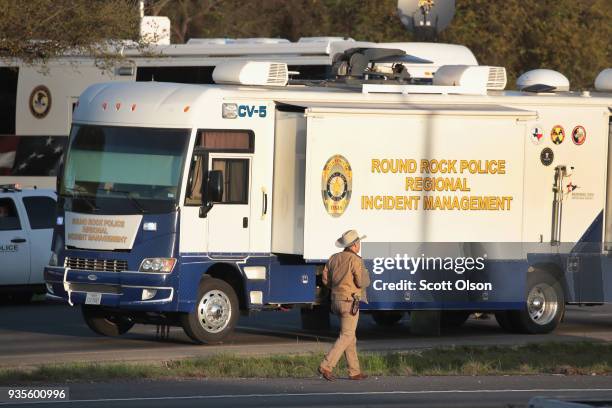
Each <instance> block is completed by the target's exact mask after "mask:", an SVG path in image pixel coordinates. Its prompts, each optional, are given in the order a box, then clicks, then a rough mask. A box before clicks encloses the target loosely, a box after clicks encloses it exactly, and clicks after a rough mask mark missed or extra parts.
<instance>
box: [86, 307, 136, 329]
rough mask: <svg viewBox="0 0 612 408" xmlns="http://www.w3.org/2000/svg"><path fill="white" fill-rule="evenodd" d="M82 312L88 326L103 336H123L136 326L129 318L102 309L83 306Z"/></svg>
mask: <svg viewBox="0 0 612 408" xmlns="http://www.w3.org/2000/svg"><path fill="white" fill-rule="evenodd" d="M81 311H82V313H83V319H85V323H87V326H88V327H89V328H90V329H91V330H92V331H94V332H95V333H98V334H100V335H102V336H110V337H115V336H121V335H122V334H125V333H127V332H128V331H129V330H130V329H131V328H132V327H133V326H134V320H133V319H131V318H130V317H129V316H125V315H122V314H119V313H113V312H110V311H107V310H104V309H102V308H100V307H96V306H88V305H83V306H82V308H81Z"/></svg>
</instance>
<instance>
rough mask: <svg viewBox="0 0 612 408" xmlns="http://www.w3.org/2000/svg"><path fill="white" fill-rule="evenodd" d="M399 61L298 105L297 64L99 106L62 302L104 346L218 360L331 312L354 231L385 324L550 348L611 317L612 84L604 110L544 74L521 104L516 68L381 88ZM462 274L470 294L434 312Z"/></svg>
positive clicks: (92, 102) (340, 72)
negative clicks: (416, 321)
mask: <svg viewBox="0 0 612 408" xmlns="http://www.w3.org/2000/svg"><path fill="white" fill-rule="evenodd" d="M395 51H397V50H395ZM381 52H382V53H384V52H385V51H380V50H379V51H374V52H370V51H368V50H366V49H357V50H350V53H351V55H348V56H347V57H346V58H339V59H338V60H337V61H336V62H337V64H335V66H334V69H335V70H336V74H337V75H336V79H334V80H329V81H326V82H324V83H318V84H316V85H313V86H310V85H308V84H303V83H301V84H298V85H292V84H291V83H290V81H289V80H288V75H289V74H288V70H287V66H286V64H282V63H274V62H264V61H257V62H245V61H236V62H229V63H226V64H220V65H218V66H217V67H216V68H215V71H214V73H213V78H214V80H215V82H216V83H217V84H215V85H189V84H175V83H155V82H150V83H134V82H125V83H105V84H97V85H93V86H90V87H89V88H87V90H86V91H85V92H84V93H83V94H82V95H81V96H80V98H79V100H78V103H77V106H76V108H75V111H74V115H73V123H72V130H71V133H70V138H69V143H68V150H67V155H66V158H65V164H64V166H63V169H62V173H61V177H58V195H59V208H60V212H59V214H58V218H57V225H56V227H55V232H54V238H53V245H52V251H53V254H52V256H51V260H50V263H49V265H48V266H47V267H46V269H45V278H46V282H47V288H48V296H50V297H54V298H59V299H63V300H65V301H67V302H69V303H70V304H71V305H81V307H82V309H83V315H84V318H85V320H86V322H87V324H88V325H89V327H90V328H92V329H93V330H94V331H95V332H97V333H100V334H104V335H119V334H123V333H125V332H127V331H128V330H129V329H130V328H131V327H132V326H133V325H134V324H135V323H152V324H168V325H180V326H182V327H183V328H184V330H185V332H186V333H187V334H188V335H189V336H190V337H191V338H192V339H193V340H194V341H196V342H199V343H215V342H219V341H222V340H223V339H224V338H225V337H226V336H227V335H228V334H229V333H231V332H232V330H233V328H234V327H235V325H236V322H237V319H238V316H239V314H240V313H241V312H248V311H254V310H275V309H280V308H285V307H290V306H296V307H302V308H303V309H305V310H308V309H312V308H315V309H316V308H319V307H321V306H320V305H321V304H322V303H324V297H325V294H324V290H322V288H321V284H320V278H319V273H320V271H321V269H322V265H323V264H324V263H325V260H326V259H327V258H328V257H329V256H330V255H331V254H332V253H334V252H335V251H337V250H338V249H337V248H336V247H335V246H334V242H335V240H336V238H337V237H339V236H340V235H341V234H342V233H343V232H344V231H345V230H348V229H357V230H359V231H360V232H362V233H365V234H367V236H368V239H367V241H365V242H364V252H365V251H366V250H368V249H367V245H370V248H371V251H372V252H371V254H366V253H364V258H367V263H368V265H369V267H370V273H371V277H372V281H373V285H372V286H371V287H370V288H369V289H368V298H369V303H368V304H363V305H362V308H363V310H364V311H367V312H372V313H373V314H374V315H375V317H376V318H377V321H379V322H381V323H389V322H393V321H394V320H395V319H396V318H397V316H398V314H400V313H402V312H404V311H413V313H418V311H420V310H442V315H444V313H445V312H446V311H454V312H461V313H459V315H464V316H466V315H465V313H469V312H473V311H493V312H495V313H496V317H497V318H498V321H499V322H500V324H501V325H502V326H503V327H505V328H506V329H509V330H520V331H523V332H528V333H545V332H549V331H551V330H553V329H554V328H555V327H556V326H557V325H558V324H559V322H560V320H561V318H562V316H563V313H564V308H565V304H567V303H576V304H578V303H579V304H601V303H604V302H610V300H612V261H611V260H612V258H610V255H609V250H610V248H609V245H608V244H609V243H610V242H612V222H611V221H610V220H611V219H612V160H611V159H612V154H611V149H612V144H611V143H610V138H611V137H612V135H611V133H610V128H609V126H610V108H611V107H612V95H611V94H610V90H611V89H612V86H611V85H610V81H611V80H612V78H611V77H612V74H611V72H610V70H607V71H604V72H602V74H600V77H599V78H598V84H599V85H598V86H597V89H596V90H593V91H591V92H570V91H569V90H568V89H564V88H563V86H562V85H559V84H558V83H557V82H554V81H555V78H556V77H555V76H554V75H553V78H552V79H550V78H548V76H547V75H546V73H541V72H540V73H539V74H538V73H535V74H534V75H532V77H536V78H537V80H531V82H530V80H529V77H527V78H526V79H525V81H523V82H524V83H522V85H521V88H522V90H520V91H504V90H503V89H504V87H505V85H506V79H505V71H504V70H503V69H501V68H498V67H487V66H459V65H454V66H443V67H440V68H439V69H438V71H437V72H436V75H435V76H434V80H433V83H431V84H420V83H413V82H411V81H410V78H409V76H407V75H403V73H402V72H401V69H398V70H392V71H390V72H387V73H380V72H379V73H377V72H372V71H370V69H371V65H370V64H368V59H369V58H373V55H377V56H380V54H379V53H381ZM355 53H360V55H358V56H356V57H355V56H354V54H355ZM390 53H391V54H393V52H390ZM364 60H365V61H366V63H365V64H364V63H363V61H364ZM536 74H537V75H536ZM538 75H539V76H538ZM534 81H535V82H534ZM551 81H552V82H551ZM437 244H440V245H442V246H441V247H436V248H435V249H434V250H432V251H433V252H431V253H430V252H427V251H428V250H427V249H423V248H427V246H428V245H437ZM448 244H450V246H451V247H453V249H452V251H450V252H448V253H442V252H444V245H448ZM415 245H416V247H415ZM466 245H467V246H471V248H472V249H471V250H470V251H471V252H470V251H467V250H465V247H466ZM411 246H412V247H411ZM408 247H411V248H412V249H406V248H408ZM475 247H477V248H480V249H478V250H475V249H473V248H475ZM462 251H463V252H462ZM468 252H469V253H468ZM370 255H371V256H370ZM430 255H431V256H430ZM403 257H410V262H412V263H411V265H413V266H414V268H413V269H412V271H409V270H408V269H409V268H406V267H405V266H406V265H407V263H408V261H406V263H401V262H400V261H401V260H402V259H404V258H403ZM447 258H448V259H449V260H450V262H451V266H450V272H449V273H450V274H451V275H455V276H456V277H462V276H464V277H467V276H468V274H467V273H465V269H466V268H467V269H471V272H470V274H469V276H470V278H469V279H464V280H462V281H461V282H462V283H461V285H462V286H461V287H459V286H458V283H457V282H459V280H453V281H451V282H450V285H451V286H454V291H451V292H452V293H449V296H450V297H449V298H436V297H435V296H433V295H435V292H436V291H438V292H440V291H444V290H445V288H444V286H445V285H446V284H445V283H444V281H435V279H434V276H438V277H440V276H442V275H441V273H442V272H443V271H440V269H449V268H447V267H446V265H444V266H443V265H442V261H444V262H446V260H447ZM419 259H420V261H419ZM429 260H432V263H433V266H432V267H431V268H428V267H424V265H428V262H429ZM438 261H439V262H440V263H439V264H438V263H436V262H438ZM459 261H460V262H459ZM419 262H422V263H421V264H420V267H419V266H418V264H419ZM436 265H437V266H436ZM481 265H484V266H483V268H480V266H481ZM482 269H485V270H486V271H487V274H486V279H485V278H482V276H481V275H478V273H479V271H481V270H482ZM447 272H448V271H447ZM416 276H418V277H419V279H418V280H414V279H413V278H415V277H416ZM445 276H447V275H445ZM479 276H480V278H479ZM415 279H416V278H415ZM427 279H430V281H428V280H427ZM445 279H446V278H445ZM411 281H412V283H411ZM422 281H425V282H424V284H423V283H422ZM421 285H423V286H422V287H421ZM458 292H461V294H458ZM432 296H433V297H432ZM457 296H459V297H457ZM459 320H461V319H459Z"/></svg>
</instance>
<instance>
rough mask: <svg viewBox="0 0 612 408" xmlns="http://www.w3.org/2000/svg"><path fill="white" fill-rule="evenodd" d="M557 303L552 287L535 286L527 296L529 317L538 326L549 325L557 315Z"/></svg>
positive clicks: (543, 284)
mask: <svg viewBox="0 0 612 408" xmlns="http://www.w3.org/2000/svg"><path fill="white" fill-rule="evenodd" d="M557 302H558V299H557V294H556V292H555V290H554V288H553V287H552V286H550V285H548V284H546V283H539V284H537V285H535V286H534V287H533V288H531V290H530V291H529V294H528V296H527V309H528V311H529V317H530V318H531V320H532V321H533V322H534V323H536V324H539V325H546V324H548V323H550V322H551V321H552V320H553V319H554V318H555V315H556V314H557V308H558V303H557Z"/></svg>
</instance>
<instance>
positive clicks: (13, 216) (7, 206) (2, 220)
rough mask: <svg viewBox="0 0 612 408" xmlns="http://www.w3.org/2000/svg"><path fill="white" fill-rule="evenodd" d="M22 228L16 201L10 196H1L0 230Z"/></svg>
mask: <svg viewBox="0 0 612 408" xmlns="http://www.w3.org/2000/svg"><path fill="white" fill-rule="evenodd" d="M19 229H21V223H20V222H19V215H18V214H17V208H15V203H14V202H13V200H12V199H10V198H0V231H13V230H19Z"/></svg>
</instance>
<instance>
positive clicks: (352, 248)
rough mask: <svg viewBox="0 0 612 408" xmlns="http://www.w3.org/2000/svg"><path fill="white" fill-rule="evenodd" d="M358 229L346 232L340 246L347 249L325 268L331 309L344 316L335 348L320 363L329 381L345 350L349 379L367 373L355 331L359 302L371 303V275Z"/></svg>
mask: <svg viewBox="0 0 612 408" xmlns="http://www.w3.org/2000/svg"><path fill="white" fill-rule="evenodd" d="M364 238H365V235H364V236H362V237H360V236H359V234H358V233H357V231H355V230H350V231H347V232H345V233H344V234H342V237H340V238H339V239H338V240H337V241H336V246H338V247H340V248H344V251H342V252H338V253H337V254H334V255H332V256H331V258H329V261H327V264H326V265H325V268H324V269H323V284H324V285H326V286H328V287H329V288H330V290H331V310H332V312H333V313H335V314H336V315H338V317H339V318H340V335H339V336H338V340H336V342H335V343H334V346H333V347H332V349H331V350H330V351H329V352H328V353H327V355H326V356H325V358H324V359H323V361H322V362H321V364H320V366H319V373H321V375H322V376H323V377H324V378H325V379H326V380H328V381H333V380H334V376H333V374H332V371H333V370H334V367H336V364H338V361H339V360H340V357H341V356H342V354H343V353H344V356H345V358H346V363H347V366H348V372H349V379H351V380H363V379H365V378H367V375H365V374H363V373H362V372H361V370H360V368H359V359H358V358H357V337H355V330H356V329H357V322H358V321H359V301H360V300H361V301H364V302H366V303H367V299H366V297H365V289H366V288H367V287H368V286H369V284H370V277H369V275H368V271H367V269H366V268H365V265H364V263H363V260H362V259H361V257H360V256H359V255H358V254H359V250H360V249H361V240H362V239H364Z"/></svg>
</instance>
